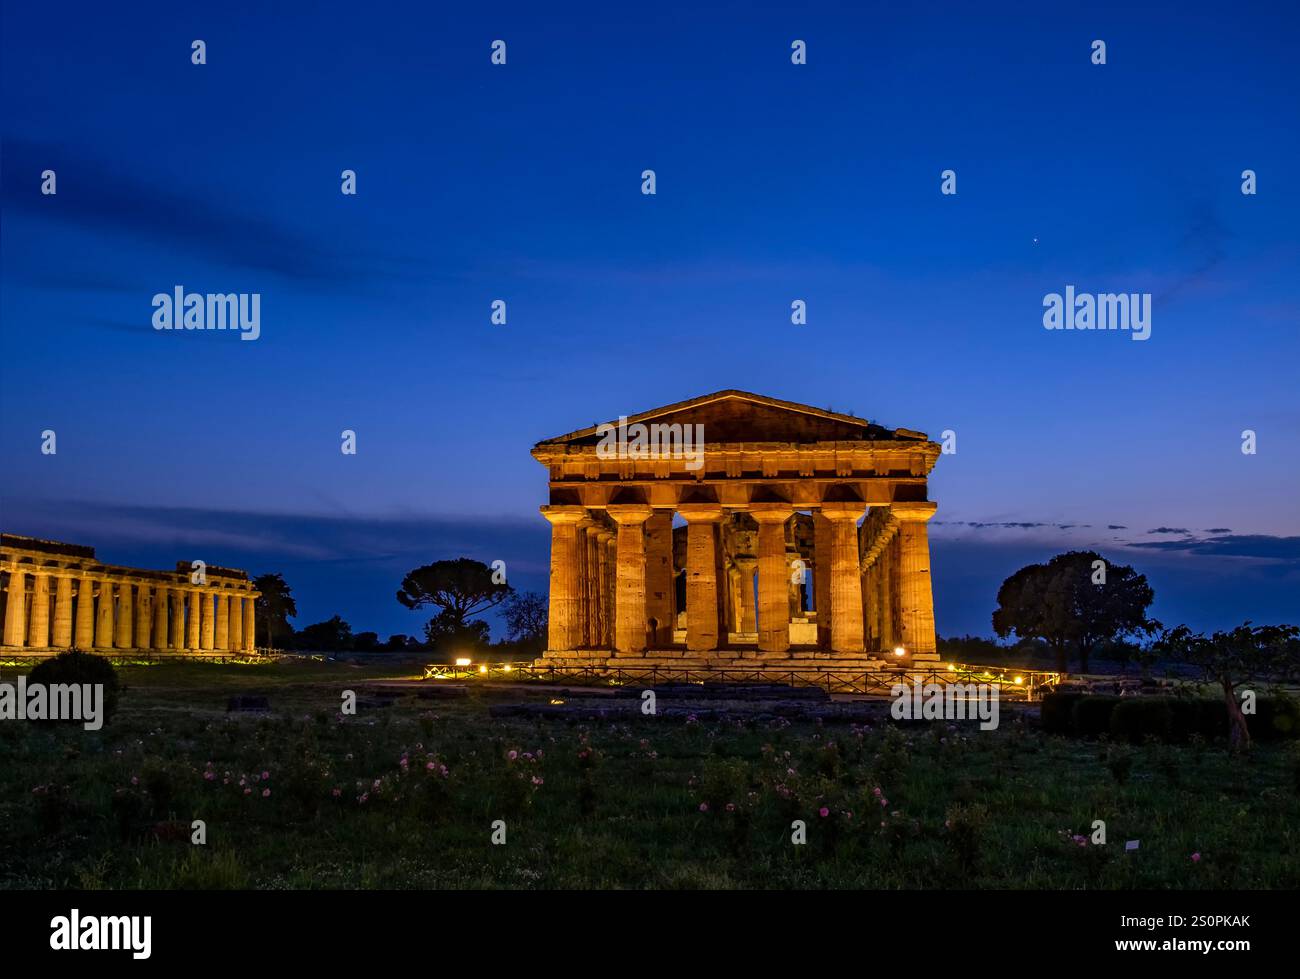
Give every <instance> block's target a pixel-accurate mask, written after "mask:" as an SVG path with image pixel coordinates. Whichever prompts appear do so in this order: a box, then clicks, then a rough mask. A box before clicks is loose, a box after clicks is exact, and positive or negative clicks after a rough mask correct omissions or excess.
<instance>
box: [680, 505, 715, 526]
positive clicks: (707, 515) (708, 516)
mask: <svg viewBox="0 0 1300 979" xmlns="http://www.w3.org/2000/svg"><path fill="white" fill-rule="evenodd" d="M677 512H678V513H680V514H681V515H682V519H683V520H685V521H686V522H687V523H716V522H717V521H719V520H721V519H722V504H720V503H679V504H677Z"/></svg>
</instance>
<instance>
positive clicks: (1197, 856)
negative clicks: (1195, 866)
mask: <svg viewBox="0 0 1300 979" xmlns="http://www.w3.org/2000/svg"><path fill="white" fill-rule="evenodd" d="M1200 862H1201V855H1200V854H1199V853H1193V854H1192V863H1200Z"/></svg>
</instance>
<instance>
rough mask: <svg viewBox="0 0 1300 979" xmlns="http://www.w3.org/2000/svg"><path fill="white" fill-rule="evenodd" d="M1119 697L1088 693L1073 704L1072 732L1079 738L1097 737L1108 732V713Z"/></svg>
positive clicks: (1113, 707)
mask: <svg viewBox="0 0 1300 979" xmlns="http://www.w3.org/2000/svg"><path fill="white" fill-rule="evenodd" d="M1119 702H1120V698H1119V697H1112V696H1106V695H1094V694H1089V695H1087V696H1085V697H1081V698H1080V699H1079V702H1078V703H1076V704H1075V705H1074V712H1073V718H1074V733H1075V734H1077V735H1078V736H1079V737H1081V738H1099V737H1101V736H1102V735H1103V734H1109V733H1110V715H1111V712H1112V711H1113V710H1114V709H1115V705H1116V704H1118V703H1119Z"/></svg>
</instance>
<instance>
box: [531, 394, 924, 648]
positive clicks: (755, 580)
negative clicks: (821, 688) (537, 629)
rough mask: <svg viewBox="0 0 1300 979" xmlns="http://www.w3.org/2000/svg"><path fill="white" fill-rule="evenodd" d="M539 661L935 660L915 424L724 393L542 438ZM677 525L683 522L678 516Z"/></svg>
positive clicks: (920, 444)
mask: <svg viewBox="0 0 1300 979" xmlns="http://www.w3.org/2000/svg"><path fill="white" fill-rule="evenodd" d="M532 454H533V457H534V458H536V459H537V461H538V462H540V463H542V464H543V465H544V466H546V467H547V470H548V471H549V474H550V500H549V503H548V505H546V506H544V507H542V514H543V515H544V516H545V517H546V519H547V520H549V521H550V523H551V581H550V625H549V630H550V632H549V640H548V643H547V646H548V648H547V651H546V653H545V656H544V658H543V660H542V661H541V662H542V663H543V664H551V665H560V666H564V665H575V666H576V665H585V666H592V665H599V666H606V667H615V666H633V665H654V666H666V667H667V666H721V665H735V664H737V663H738V662H745V663H750V662H753V663H758V664H761V665H762V666H763V667H764V668H767V667H769V666H780V667H785V666H789V667H791V668H798V667H801V666H808V667H841V666H842V667H846V668H848V667H851V668H857V667H867V668H874V667H879V666H880V665H881V664H882V662H888V663H890V664H891V665H893V664H897V665H905V664H914V663H915V664H918V665H919V664H922V663H924V662H926V661H933V660H937V659H938V656H937V654H936V652H935V632H934V604H933V598H932V591H931V585H930V545H929V539H928V535H927V525H926V521H928V520H929V519H930V517H931V516H932V515H933V514H934V512H935V504H934V503H932V502H930V501H929V499H928V495H927V477H928V476H929V473H930V470H931V469H932V468H933V467H934V464H935V461H936V460H937V459H938V457H939V454H940V448H939V446H938V445H937V444H935V443H934V442H931V441H929V440H928V439H927V438H926V436H925V435H924V434H923V433H921V432H914V431H910V430H908V429H903V428H899V429H889V428H883V427H881V426H880V425H875V424H872V423H870V422H868V421H866V420H864V419H862V418H857V417H854V416H852V415H844V414H839V413H837V412H833V411H827V410H823V409H820V408H813V407H810V406H808V405H802V404H795V403H792V402H788V401H779V400H777V399H775V398H768V397H763V396H762V395H757V394H748V393H746V392H744V391H720V392H718V393H717V394H710V395H706V396H704V397H700V398H693V399H691V400H689V401H683V402H680V403H678V404H673V405H668V406H666V407H663V408H657V409H654V410H653V411H646V412H642V413H640V414H638V415H633V416H630V417H624V418H620V419H619V420H618V421H616V422H610V423H608V424H606V425H598V426H593V427H591V428H586V429H583V430H581V431H577V432H572V433H570V434H568V435H561V436H558V437H556V438H551V439H547V440H545V441H544V442H539V443H538V444H537V445H536V446H534V448H533V452H532ZM675 524H678V525H677V526H675Z"/></svg>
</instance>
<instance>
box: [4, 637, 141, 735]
mask: <svg viewBox="0 0 1300 979" xmlns="http://www.w3.org/2000/svg"><path fill="white" fill-rule="evenodd" d="M35 683H40V684H44V685H45V686H46V688H47V689H48V688H49V687H51V686H54V685H55V684H60V683H67V684H83V683H91V684H95V683H100V684H103V686H104V704H103V714H102V715H101V721H103V722H104V723H107V722H108V719H109V718H110V717H112V716H113V712H114V711H116V710H117V694H118V688H119V684H118V679H117V670H115V669H113V664H112V663H110V662H109V661H108V660H106V659H105V658H104V657H102V656H96V655H95V654H94V653H83V652H81V650H79V649H72V650H69V651H68V652H66V653H59V655H58V656H55V657H53V658H52V659H47V660H45V661H44V662H43V663H38V664H37V665H36V667H35V668H34V669H33V670H32V671H31V673H29V674H27V685H28V686H31V685H32V684H35ZM83 710H84V708H83ZM76 723H78V724H80V723H82V722H81V721H76Z"/></svg>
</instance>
